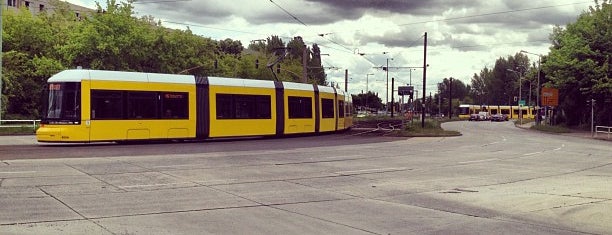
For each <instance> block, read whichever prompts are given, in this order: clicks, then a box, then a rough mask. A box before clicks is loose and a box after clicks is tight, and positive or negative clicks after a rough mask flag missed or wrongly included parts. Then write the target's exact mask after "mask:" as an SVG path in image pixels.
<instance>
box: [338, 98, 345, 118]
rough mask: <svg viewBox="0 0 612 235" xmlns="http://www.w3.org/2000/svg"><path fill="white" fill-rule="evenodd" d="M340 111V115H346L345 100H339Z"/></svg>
mask: <svg viewBox="0 0 612 235" xmlns="http://www.w3.org/2000/svg"><path fill="white" fill-rule="evenodd" d="M338 112H339V114H338V115H339V116H340V117H341V118H343V117H344V101H342V100H340V101H338Z"/></svg>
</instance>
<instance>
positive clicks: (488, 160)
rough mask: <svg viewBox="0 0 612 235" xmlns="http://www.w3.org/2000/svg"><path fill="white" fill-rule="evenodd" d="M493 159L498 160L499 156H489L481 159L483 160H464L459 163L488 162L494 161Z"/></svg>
mask: <svg viewBox="0 0 612 235" xmlns="http://www.w3.org/2000/svg"><path fill="white" fill-rule="evenodd" d="M495 160H499V158H489V159H483V160H475V161H465V162H459V164H467V163H479V162H490V161H495Z"/></svg>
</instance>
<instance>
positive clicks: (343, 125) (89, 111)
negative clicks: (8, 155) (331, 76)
mask: <svg viewBox="0 0 612 235" xmlns="http://www.w3.org/2000/svg"><path fill="white" fill-rule="evenodd" d="M47 90H48V96H47V97H48V99H47V101H46V103H45V107H44V111H45V112H44V114H43V118H42V121H41V127H40V128H39V129H38V131H37V132H36V138H37V140H38V141H39V142H99V141H116V142H123V141H130V140H174V139H208V138H219V137H244V136H283V135H289V134H305V133H321V132H334V131H341V130H345V129H347V128H350V127H351V125H352V114H351V113H352V112H351V110H352V109H351V107H352V105H351V100H350V96H349V95H348V94H347V93H345V92H343V91H341V90H337V89H335V88H333V87H326V86H318V85H311V84H301V83H291V82H274V81H265V80H248V79H238V78H221V77H196V76H190V75H173V74H156V73H138V72H118V71H101V70H81V69H76V70H65V71H62V72H60V73H58V74H55V75H53V76H52V77H51V78H49V80H48V89H47Z"/></svg>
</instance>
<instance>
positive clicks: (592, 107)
mask: <svg viewBox="0 0 612 235" xmlns="http://www.w3.org/2000/svg"><path fill="white" fill-rule="evenodd" d="M594 124H595V99H591V137H595V131H594V130H593V128H594V127H595V125H594Z"/></svg>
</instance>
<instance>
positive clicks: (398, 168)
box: [334, 167, 408, 175]
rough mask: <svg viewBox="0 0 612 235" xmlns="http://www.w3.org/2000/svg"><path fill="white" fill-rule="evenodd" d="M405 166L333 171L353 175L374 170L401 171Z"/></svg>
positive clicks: (374, 171)
mask: <svg viewBox="0 0 612 235" xmlns="http://www.w3.org/2000/svg"><path fill="white" fill-rule="evenodd" d="M407 169H408V168H406V167H390V168H373V169H363V170H355V171H338V172H334V173H336V174H340V175H354V174H366V173H376V172H381V173H382V172H388V171H403V170H407Z"/></svg>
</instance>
